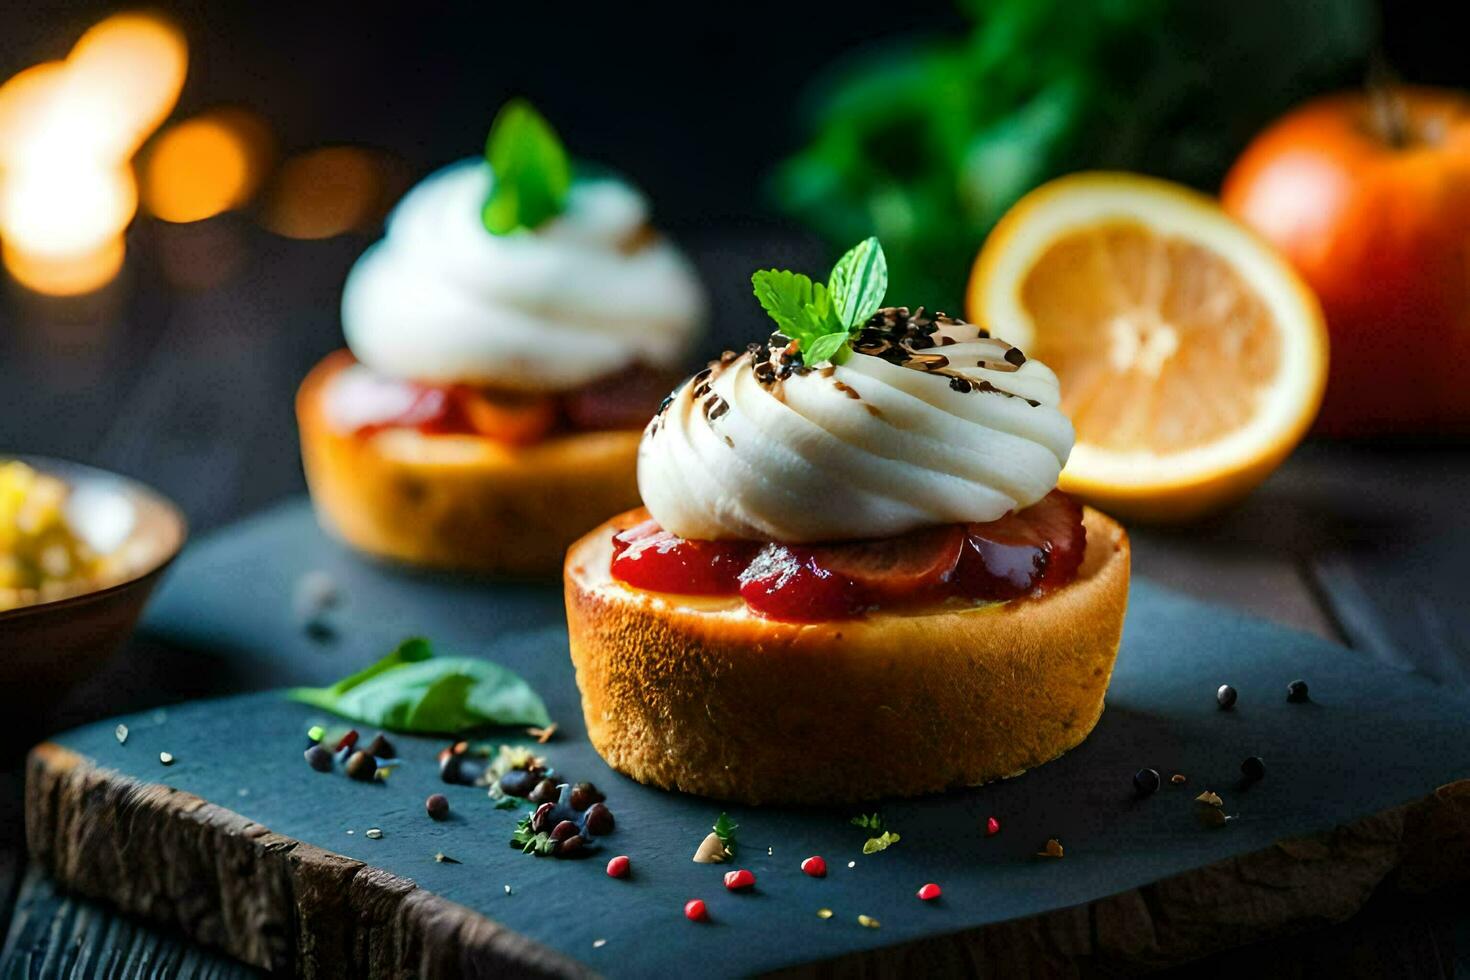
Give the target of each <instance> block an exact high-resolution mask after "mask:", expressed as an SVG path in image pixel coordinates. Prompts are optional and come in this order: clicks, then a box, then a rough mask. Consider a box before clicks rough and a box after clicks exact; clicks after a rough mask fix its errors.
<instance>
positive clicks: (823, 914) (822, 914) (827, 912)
mask: <svg viewBox="0 0 1470 980" xmlns="http://www.w3.org/2000/svg"><path fill="white" fill-rule="evenodd" d="M817 918H819V919H830V918H832V910H831V909H817Z"/></svg>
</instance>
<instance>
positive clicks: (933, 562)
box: [612, 490, 1087, 623]
mask: <svg viewBox="0 0 1470 980" xmlns="http://www.w3.org/2000/svg"><path fill="white" fill-rule="evenodd" d="M1086 548H1087V532H1086V530H1085V529H1084V528H1083V526H1082V508H1081V506H1080V505H1079V504H1078V503H1077V502H1076V501H1074V500H1073V499H1072V498H1071V497H1069V496H1067V495H1066V494H1064V493H1062V492H1061V491H1060V490H1053V491H1052V492H1051V493H1049V494H1047V495H1046V497H1044V498H1043V499H1042V500H1040V501H1039V502H1037V503H1035V504H1033V505H1032V506H1030V507H1027V508H1026V509H1025V510H1022V511H1017V512H1015V513H1011V514H1007V515H1006V516H1005V517H1002V518H1001V519H1000V520H998V521H991V522H989V523H987V524H948V525H945V526H943V527H935V528H928V529H926V530H922V531H915V532H913V533H911V534H905V535H901V536H899V537H894V538H883V539H879V540H875V541H851V542H841V543H837V544H822V545H794V544H792V545H788V544H776V543H770V544H764V545H762V544H759V543H756V542H750V541H689V540H685V539H684V538H680V537H676V536H675V535H673V534H671V533H669V532H668V531H665V530H664V529H663V528H661V527H659V526H658V524H657V523H656V522H654V521H651V520H649V521H644V522H643V523H642V524H639V525H637V526H635V527H630V528H628V529H627V530H625V531H621V532H619V533H618V534H617V535H615V536H614V537H613V558H612V575H613V578H615V579H617V580H618V581H620V582H623V583H625V584H627V585H631V586H634V587H635V588H639V589H647V590H649V591H651V592H672V593H677V594H682V595H712V596H735V595H738V596H740V597H741V598H742V599H744V600H745V604H746V605H747V606H749V607H750V608H751V609H753V610H754V611H755V612H757V613H759V614H761V615H762V616H767V617H769V618H771V619H781V620H788V621H791V622H799V623H814V622H823V621H826V620H830V619H848V618H851V617H853V616H857V615H859V614H861V613H862V612H863V611H865V610H868V609H873V608H880V607H892V606H904V605H918V604H922V603H934V602H942V601H944V600H946V599H960V600H969V601H1004V600H1008V599H1018V598H1021V597H1023V596H1029V595H1038V594H1041V593H1044V592H1046V591H1048V590H1050V589H1055V588H1058V587H1059V586H1062V585H1066V584H1067V583H1068V582H1070V581H1072V580H1073V579H1074V578H1076V577H1077V569H1078V567H1079V566H1081V564H1082V556H1083V553H1084V552H1085V551H1086Z"/></svg>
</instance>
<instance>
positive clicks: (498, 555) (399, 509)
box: [296, 351, 642, 577]
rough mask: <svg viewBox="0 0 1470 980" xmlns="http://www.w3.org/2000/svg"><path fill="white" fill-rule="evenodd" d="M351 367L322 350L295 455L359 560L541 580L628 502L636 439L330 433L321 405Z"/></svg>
mask: <svg viewBox="0 0 1470 980" xmlns="http://www.w3.org/2000/svg"><path fill="white" fill-rule="evenodd" d="M351 363H352V356H351V355H350V354H349V353H348V352H346V351H338V352H336V353H333V354H331V355H328V357H327V358H326V359H324V360H323V361H322V362H321V363H320V364H318V365H317V366H316V368H314V369H313V370H312V372H311V373H310V374H309V375H307V377H306V380H305V381H303V382H302V383H301V389H300V390H299V391H298V392H297V395H296V419H297V423H298V425H299V426H300V429H301V456H302V461H303V463H304V464H305V467H306V479H307V483H308V484H309V486H310V488H311V497H312V501H313V502H314V504H315V505H316V511H317V515H318V517H319V519H320V520H321V522H322V524H323V526H325V527H326V528H327V529H328V530H330V531H332V532H333V533H335V534H336V535H338V536H339V537H341V538H342V539H344V540H345V541H347V542H348V543H349V544H351V545H352V546H354V547H356V548H359V549H361V550H362V551H366V552H368V553H369V554H373V555H377V556H380V557H384V558H390V559H394V560H397V561H404V562H410V563H412V564H415V565H424V566H429V567H433V568H445V569H456V570H462V571H473V572H484V573H490V574H495V575H509V576H542V577H546V576H551V575H554V574H555V573H556V570H557V569H558V568H560V567H561V564H562V561H563V558H564V557H565V554H566V549H567V546H568V545H569V544H571V543H572V542H573V541H575V540H576V539H577V537H578V536H579V535H581V534H582V533H583V532H585V531H586V530H587V529H588V528H589V527H593V526H595V525H596V524H597V523H598V522H599V521H602V520H603V519H605V518H606V517H607V516H608V515H610V514H616V513H618V512H619V511H623V510H626V509H627V508H629V507H632V506H635V505H636V504H637V503H638V483H637V475H636V469H637V459H638V441H639V439H640V437H641V435H642V434H641V433H640V432H635V431H618V432H581V433H575V434H571V435H559V436H553V437H551V438H548V439H545V440H542V441H541V442H538V443H535V444H534V445H530V446H519V447H516V446H507V445H504V444H502V443H499V442H497V441H495V440H493V439H487V438H484V437H483V436H475V435H433V436H426V435H423V434H421V433H419V432H417V431H414V430H412V429H393V430H387V431H384V432H379V433H377V434H375V435H372V436H369V437H366V438H364V437H360V436H356V435H352V434H348V433H343V432H339V431H337V430H336V429H334V428H333V427H332V426H331V425H329V424H328V422H327V420H326V417H325V414H324V412H323V406H322V392H323V389H324V387H325V385H326V382H327V380H328V379H329V378H330V377H331V376H332V375H333V374H335V373H336V372H337V371H340V370H342V368H344V367H346V366H347V365H349V364H351Z"/></svg>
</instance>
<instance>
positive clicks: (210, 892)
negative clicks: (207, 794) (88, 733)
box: [25, 742, 594, 980]
mask: <svg viewBox="0 0 1470 980" xmlns="http://www.w3.org/2000/svg"><path fill="white" fill-rule="evenodd" d="M25 819H26V843H27V847H28V849H29V851H30V855H31V858H32V860H34V861H35V862H36V863H37V864H38V865H39V866H41V867H42V868H44V869H45V870H46V871H47V872H48V873H50V874H51V875H52V876H53V877H54V878H55V879H56V880H57V882H58V883H59V884H61V885H62V886H63V887H65V888H67V889H69V890H71V891H73V892H76V893H78V894H81V895H84V896H87V897H89V898H95V899H100V900H102V901H104V902H107V903H109V904H111V905H113V906H114V907H116V908H118V909H120V910H121V911H123V912H126V913H128V914H131V915H135V916H137V917H139V918H142V919H145V920H147V921H149V922H153V923H156V924H159V925H162V926H165V927H168V928H172V929H177V930H179V931H181V932H182V933H184V934H185V935H186V936H188V937H189V938H190V939H193V940H195V941H198V942H201V943H204V944H206V945H208V946H211V947H214V948H216V949H220V950H222V951H224V952H225V953H228V954H229V955H231V956H233V957H235V958H236V959H239V960H242V961H243V962H245V963H248V964H250V965H252V966H257V967H261V968H263V969H267V970H270V971H273V972H277V973H283V974H295V975H296V976H298V977H304V978H311V980H317V978H321V980H335V978H358V977H362V978H369V980H375V978H390V977H391V978H399V977H410V976H411V977H423V978H426V980H434V978H440V977H443V978H457V977H474V976H488V975H500V974H509V975H515V976H528V977H545V978H553V977H555V978H562V977H577V978H581V977H588V976H592V975H594V974H593V973H592V971H590V970H589V969H588V968H587V967H586V966H584V965H582V964H580V963H577V962H576V961H574V960H572V959H570V958H568V957H566V956H564V955H563V954H561V953H559V952H557V951H555V950H552V949H549V948H548V947H546V946H543V945H541V944H540V943H537V942H534V941H533V940H530V939H527V938H526V937H524V936H521V935H520V934H518V933H516V932H514V931H512V930H510V929H508V928H506V927H505V926H503V925H500V924H499V923H496V922H494V921H492V920H490V919H488V918H486V917H484V916H482V915H480V914H479V913H477V912H475V911H473V910H472V909H469V908H466V907H465V906H462V905H459V904H457V903H455V902H450V901H448V900H446V899H443V898H441V897H439V896H438V895H435V894H433V893H432V892H429V891H427V890H425V889H422V888H419V887H418V886H417V885H416V884H414V882H413V881H411V880H409V879H407V878H402V877H399V876H397V875H394V874H390V873H389V872H386V871H383V870H382V869H379V868H374V867H371V866H369V865H366V864H364V863H362V862H361V861H357V860H354V859H352V858H348V857H344V856H343V855H340V854H334V853H332V852H330V851H326V850H323V849H321V848H318V847H315V846H313V845H311V844H307V843H304V842H301V841H297V840H293V839H291V838H288V837H284V836H282V835H280V834H275V833H272V832H271V831H270V830H269V829H267V828H265V827H263V826H261V825H260V824H257V823H254V822H252V821H251V820H249V819H247V818H246V817H243V816H241V815H240V814H238V813H235V812H234V811H232V810H228V809H226V808H224V807H221V806H218V805H216V804H213V803H209V802H207V801H205V800H203V799H200V798H199V797H197V796H194V795H192V794H190V793H186V792H183V791H181V790H177V789H173V788H171V787H167V786H161V785H158V784H155V783H145V782H142V781H140V780H137V779H134V778H133V777H131V776H127V775H124V774H123V773H120V772H117V771H115V770H112V769H107V768H105V767H102V766H99V765H96V764H95V763H93V762H92V761H91V760H89V759H87V758H86V757H84V756H82V755H79V754H78V753H76V752H73V751H72V750H70V749H68V748H66V747H64V746H61V745H57V744H55V743H51V742H45V743H42V744H40V745H38V746H36V747H35V748H34V749H32V750H31V752H30V755H29V757H28V758H27V761H26V789H25Z"/></svg>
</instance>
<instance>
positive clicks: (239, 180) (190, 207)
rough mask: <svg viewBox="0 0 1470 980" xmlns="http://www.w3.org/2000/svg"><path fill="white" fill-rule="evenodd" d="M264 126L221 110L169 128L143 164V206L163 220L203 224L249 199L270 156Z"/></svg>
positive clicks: (241, 114) (237, 112)
mask: <svg viewBox="0 0 1470 980" xmlns="http://www.w3.org/2000/svg"><path fill="white" fill-rule="evenodd" d="M269 143H270V134H269V131H268V130H267V129H266V128H265V124H264V123H263V122H261V121H260V119H259V118H258V117H256V116H254V115H251V114H249V113H247V112H245V111H244V110H240V109H218V110H215V111H213V112H210V113H206V114H204V115H200V116H195V117H194V118H192V119H187V120H184V121H183V122H179V123H175V124H174V125H173V126H171V127H169V128H168V129H166V130H164V131H163V133H162V134H160V135H159V137H158V139H157V140H156V141H155V142H154V143H153V145H152V146H151V147H150V148H149V151H148V154H147V156H146V158H145V159H144V161H143V168H142V181H143V204H144V206H145V207H146V208H147V209H148V211H149V212H150V213H151V214H153V215H155V216H156V217H159V218H162V219H163V220H164V221H172V222H175V223H184V222H189V221H202V220H204V219H205V218H210V217H213V216H214V215H216V214H220V213H221V212H224V211H229V210H232V209H233V208H237V207H239V206H240V205H242V204H244V203H245V202H246V201H248V200H250V197H251V195H252V194H253V193H254V192H255V189H256V186H257V185H258V184H259V182H260V178H261V175H262V171H263V170H264V169H265V166H266V160H267V158H268V157H269V155H270V149H269Z"/></svg>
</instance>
